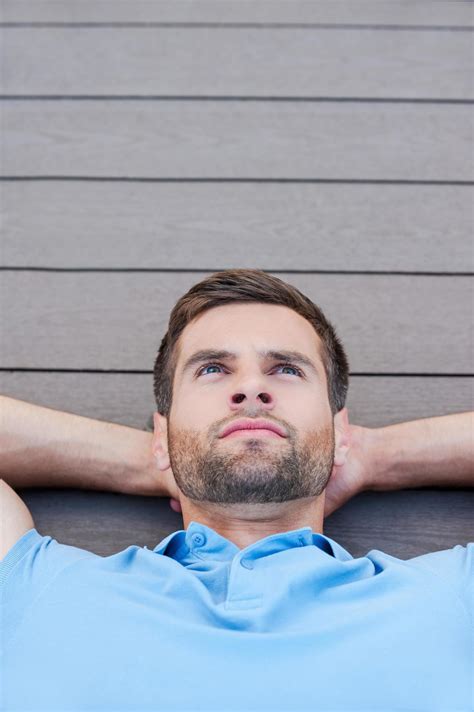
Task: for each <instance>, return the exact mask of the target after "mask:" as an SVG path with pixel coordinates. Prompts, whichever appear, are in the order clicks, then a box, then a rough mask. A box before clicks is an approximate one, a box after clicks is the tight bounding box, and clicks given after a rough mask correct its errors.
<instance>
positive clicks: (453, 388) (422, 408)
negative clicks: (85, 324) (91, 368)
mask: <svg viewBox="0 0 474 712" xmlns="http://www.w3.org/2000/svg"><path fill="white" fill-rule="evenodd" d="M0 393H2V394H3V395H7V396H10V397H12V398H18V399H19V400H24V401H27V402H29V403H36V404H37V405H42V406H45V407H47V408H54V409H56V410H64V411H67V412H70V413H77V414H78V415H83V416H85V417H87V418H96V419H98V420H106V421H109V422H112V423H121V424H122V425H128V426H130V427H134V428H139V429H141V430H144V429H146V428H147V429H150V427H149V420H150V417H151V414H152V413H153V412H154V411H155V410H156V404H155V400H154V396H153V377H152V375H151V373H150V374H136V373H127V374H122V373H74V372H73V373H54V372H40V373H29V372H22V371H0ZM346 405H347V408H348V411H349V420H350V422H351V423H356V424H357V425H364V426H365V427H369V428H376V427H383V426H386V425H393V424H394V423H400V422H402V421H406V420H417V419H419V418H430V417H434V416H437V415H449V414H451V413H463V412H466V411H469V410H473V409H474V378H468V377H466V378H462V377H456V376H452V377H436V376H430V377H425V378H422V377H419V376H410V377H407V376H398V377H393V376H391V377H388V376H370V377H369V376H351V379H350V385H349V392H348V397H347V402H346Z"/></svg>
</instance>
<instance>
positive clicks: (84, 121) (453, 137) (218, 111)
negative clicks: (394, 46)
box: [2, 101, 474, 181]
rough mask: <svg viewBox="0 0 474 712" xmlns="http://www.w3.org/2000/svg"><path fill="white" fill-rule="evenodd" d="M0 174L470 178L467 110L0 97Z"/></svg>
mask: <svg viewBox="0 0 474 712" xmlns="http://www.w3.org/2000/svg"><path fill="white" fill-rule="evenodd" d="M2 107H3V134H2V143H3V174H4V175H10V176H96V177H101V176H102V177H104V176H105V177H107V176H112V177H113V176H115V177H134V176H135V177H137V176H138V177H151V178H159V177H162V178H174V177H176V178H195V177H198V178H215V177H219V178H232V179H234V178H275V179H280V178H286V179H298V178H299V179H315V178H324V179H336V180H337V179H344V180H360V179H363V180H378V179H389V180H425V181H426V180H443V181H470V180H472V179H473V177H474V175H473V174H474V165H473V162H472V161H471V158H470V156H471V126H472V108H471V107H470V106H464V105H456V106H451V105H436V106H433V105H431V104H428V105H399V104H357V103H353V104H340V103H336V104H320V103H303V104H300V103H298V102H297V103H294V102H281V103H280V102H263V103H259V102H250V103H249V102H206V101H191V102H179V101H170V102H137V101H117V102H114V103H113V104H111V103H110V102H108V101H84V102H79V103H78V102H75V101H61V102H56V101H5V102H3V104H2Z"/></svg>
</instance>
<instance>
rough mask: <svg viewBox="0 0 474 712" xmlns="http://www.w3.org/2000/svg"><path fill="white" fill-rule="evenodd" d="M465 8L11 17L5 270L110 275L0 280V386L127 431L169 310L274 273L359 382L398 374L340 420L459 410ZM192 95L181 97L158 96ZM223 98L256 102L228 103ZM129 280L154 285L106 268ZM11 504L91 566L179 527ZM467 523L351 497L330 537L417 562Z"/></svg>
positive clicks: (148, 516) (467, 190)
mask: <svg viewBox="0 0 474 712" xmlns="http://www.w3.org/2000/svg"><path fill="white" fill-rule="evenodd" d="M472 9H473V8H472V4H471V3H467V2H458V1H456V0H455V1H452V2H448V1H442V2H427V1H426V0H417V1H416V2H412V1H411V0H393V1H390V2H388V1H386V0H316V1H312V0H311V1H306V0H287V1H285V0H252V1H251V2H247V1H246V0H226V2H221V1H218V0H199V1H196V0H180V2H175V1H173V2H171V1H170V0H166V1H162V0H155V1H154V2H147V1H145V0H114V2H110V1H109V0H93V1H91V0H54V1H53V0H14V1H13V0H6V1H5V2H3V5H2V8H1V11H2V16H1V18H0V19H1V20H2V21H3V22H4V23H9V22H10V23H16V22H18V23H20V24H21V23H25V24H26V25H29V26H23V27H20V26H17V27H12V26H10V27H5V26H4V27H2V28H1V35H2V37H1V39H2V43H3V47H2V55H1V56H2V70H3V72H2V80H1V87H0V91H1V92H2V94H3V97H4V98H3V100H1V102H0V112H1V123H2V146H1V155H2V167H1V171H2V176H3V178H4V180H3V182H2V183H0V189H1V190H2V194H1V196H0V198H1V201H2V206H1V207H2V211H3V214H2V220H3V237H4V239H3V244H2V250H1V252H0V267H7V268H8V267H10V268H13V267H15V266H20V267H30V268H35V267H36V268H55V267H57V268H65V269H70V270H74V269H75V268H81V267H85V268H104V269H105V270H106V271H103V272H74V271H72V272H67V271H66V272H54V271H52V272H48V271H39V272H36V271H31V270H30V271H15V270H14V269H7V271H4V272H0V280H1V290H2V291H1V293H0V299H1V305H0V308H1V312H0V317H1V326H2V337H3V338H1V339H0V367H1V368H4V369H5V368H7V369H12V370H10V371H8V370H7V371H5V370H4V371H0V391H1V392H4V393H6V394H7V395H11V396H13V397H17V398H20V399H21V398H23V399H24V400H28V401H30V402H34V403H35V402H36V403H39V404H42V405H46V406H49V407H53V408H59V409H63V410H66V411H70V412H77V413H80V414H83V415H86V416H89V417H95V418H100V419H103V420H110V421H112V422H120V423H124V424H128V425H131V426H134V427H139V428H144V427H145V426H146V423H147V421H148V419H149V417H150V414H151V412H152V411H153V410H154V409H155V404H154V400H153V393H152V376H151V373H150V370H151V368H152V365H153V361H154V358H155V354H156V351H157V348H158V345H159V342H160V340H161V337H162V335H163V332H164V330H165V328H166V322H167V319H168V315H169V311H170V309H171V307H172V306H173V304H174V302H175V301H176V299H177V298H179V297H180V296H181V295H182V294H183V293H184V292H185V291H186V290H187V289H188V288H189V287H190V286H191V285H192V284H194V283H195V282H197V281H198V280H199V279H201V278H202V277H204V276H205V275H206V274H208V273H209V272H210V271H214V270H217V269H221V268H225V267H237V266H241V267H245V266H249V267H260V268H264V269H267V270H282V271H283V272H282V273H279V276H280V277H282V278H283V279H286V280H287V281H289V282H290V283H292V284H295V285H296V286H298V287H299V288H300V289H301V290H302V291H303V292H305V293H307V294H308V296H310V297H311V298H312V299H313V300H314V301H315V302H316V303H318V304H320V306H321V307H322V308H323V310H324V311H325V312H326V313H327V315H328V317H329V318H330V319H331V321H332V322H333V323H334V325H335V326H336V328H337V331H338V333H339V335H340V336H341V338H342V340H343V342H344V344H345V345H346V348H347V350H348V353H349V359H350V367H351V371H352V372H353V373H354V372H355V373H356V374H357V373H365V374H384V373H385V374H399V375H365V376H364V375H355V376H352V378H351V385H350V389H349V395H348V402H347V405H348V409H349V415H350V419H351V420H352V422H357V423H359V424H362V425H366V426H369V427H377V426H381V425H389V424H392V423H395V422H400V421H402V420H411V419H414V418H421V417H429V416H432V415H443V414H447V413H452V412H462V411H466V410H470V409H472V407H473V405H472V396H473V383H474V378H473V377H472V375H471V377H464V378H463V377H462V374H472V373H473V368H472V331H471V329H472V316H473V310H472V282H471V280H470V279H469V278H468V277H466V276H460V275H459V274H451V275H449V273H460V272H462V273H468V272H472V269H473V254H472V246H471V243H470V238H471V236H472V228H473V214H472V185H469V186H468V185H461V184H460V183H462V182H466V181H471V182H472V179H473V162H472V131H473V124H472V105H469V100H471V99H472V97H473V93H474V91H473V90H474V86H473V81H472V77H473V75H472V54H471V53H472V49H471V48H472V27H473V25H474V23H473V12H472ZM48 23H52V24H54V23H59V24H60V25H61V23H63V24H64V23H65V24H66V26H65V27H61V26H56V27H52V26H51V25H50V26H46V25H47V24H48ZM81 23H82V24H81ZM88 23H89V24H88ZM94 23H96V26H94ZM140 23H141V24H140ZM150 23H154V26H151V25H150ZM35 25H36V26H35ZM10 94H12V95H15V96H17V97H18V98H16V99H14V100H9V99H7V98H5V96H8V95H10ZM45 94H46V95H48V96H49V95H53V96H51V97H50V98H49V99H45V98H44V95H45ZM19 95H23V98H21V97H19ZM24 95H28V96H31V97H37V99H28V98H26V97H25V96H24ZM66 95H67V96H74V97H76V98H75V99H61V98H60V97H64V96H66ZM85 95H91V96H95V97H99V96H100V95H104V96H106V97H109V99H105V100H104V99H100V98H99V99H97V100H86V99H85ZM121 95H125V96H133V95H135V97H137V96H138V95H139V96H140V97H141V99H137V98H135V99H133V98H132V99H122V100H120V99H113V98H111V97H114V96H115V97H118V96H121ZM183 95H184V96H192V97H194V98H195V100H178V99H176V98H175V99H172V97H183ZM239 96H240V97H258V96H260V97H261V98H263V100H260V101H259V100H251V101H245V100H241V101H239V100H228V98H229V97H230V98H232V97H234V98H235V97H239ZM42 97H43V98H42ZM54 97H56V98H54ZM160 97H161V98H160ZM166 97H168V98H166ZM170 97H171V99H170ZM199 97H201V98H199ZM206 97H217V100H216V99H214V100H212V99H209V100H207V99H206ZM282 97H286V98H287V100H285V101H282V100H281V99H282ZM291 97H293V98H294V97H300V98H306V100H304V101H296V100H294V99H293V100H292V99H291ZM269 99H270V100H269ZM273 99H280V100H276V101H275V100H273ZM308 99H309V100H308ZM318 99H319V100H318ZM321 99H322V101H321ZM387 99H402V100H403V101H402V102H396V101H394V102H390V101H387ZM456 100H462V102H463V103H457V101H456ZM15 177H19V178H20V180H15ZM38 177H39V178H41V177H43V178H44V180H31V179H32V178H38ZM54 177H59V178H62V180H47V179H48V178H54ZM74 177H75V178H76V179H75V178H74ZM81 177H82V178H84V179H85V180H77V178H81ZM134 178H136V179H138V180H136V181H134V180H133V179H134ZM88 179H89V180H88ZM96 179H100V180H96ZM117 179H118V180H117ZM124 179H126V180H124ZM129 179H132V180H129ZM142 179H145V180H142ZM147 179H150V180H147ZM155 179H156V180H155ZM170 179H171V180H170ZM194 179H198V180H197V182H193V180H194ZM200 179H204V180H207V182H199V180H200ZM222 179H229V180H230V181H233V182H231V183H226V182H220V181H221V180H222ZM249 179H251V180H250V181H249ZM259 179H263V182H259ZM318 180H319V181H320V182H319V183H318V182H315V181H318ZM154 181H155V182H154ZM160 181H161V182H160ZM173 181H176V182H173ZM245 181H247V182H245ZM252 181H253V182H252ZM265 181H267V182H265ZM268 181H274V182H268ZM298 181H303V182H300V183H299V182H298ZM304 181H313V182H312V183H311V182H308V183H304ZM330 181H336V182H335V183H331V182H330ZM387 181H388V182H390V181H392V182H393V181H395V182H397V181H398V182H401V183H404V184H401V185H391V184H389V183H387ZM423 181H425V182H430V181H434V182H438V183H439V184H438V185H419V184H416V183H417V182H418V183H419V182H423ZM449 183H456V185H454V184H453V185H449ZM133 268H143V269H150V268H152V269H153V268H155V269H162V270H164V271H163V272H133V271H132V272H123V273H122V272H120V271H116V272H113V271H108V270H113V269H117V270H118V269H125V270H130V269H133ZM167 270H175V271H176V272H175V273H173V272H168V271H167ZM191 270H193V271H191ZM198 270H201V271H198ZM284 270H296V271H298V270H299V271H303V272H304V271H308V270H310V271H318V270H323V271H324V270H330V271H334V272H336V273H335V274H290V273H286V272H284ZM346 271H349V272H350V271H361V272H366V274H353V273H352V274H345V272H346ZM374 271H375V272H377V271H379V272H384V271H388V272H397V271H401V272H410V273H414V274H409V275H397V274H367V273H370V272H374ZM426 272H441V273H448V274H444V275H443V276H442V275H437V276H427V275H426V274H419V273H426ZM22 368H26V369H35V368H40V369H41V368H43V369H45V372H34V371H31V372H28V371H26V372H22V371H19V370H17V369H22ZM57 369H79V370H80V369H95V370H97V371H102V370H105V371H107V370H110V369H118V370H124V371H129V370H135V371H144V373H100V372H99V373H87V372H77V373H75V372H70V373H60V372H57ZM410 373H415V374H420V375H417V376H403V375H400V374H410ZM421 374H426V375H424V376H423V375H421ZM443 374H444V375H443ZM447 374H451V375H450V376H448V375H447ZM20 494H21V495H22V496H24V499H25V501H26V502H27V504H28V506H29V507H30V509H31V511H32V513H33V516H34V518H35V522H36V525H37V527H38V529H39V531H40V532H41V533H44V534H51V535H52V536H55V537H56V538H57V539H58V541H62V542H65V543H70V544H73V545H76V546H81V547H84V548H86V549H90V550H92V551H96V552H97V553H101V554H105V555H107V554H111V553H114V552H116V551H119V550H121V549H123V548H126V547H127V546H129V545H130V544H141V545H147V546H148V547H150V548H151V547H153V546H155V545H156V544H157V543H158V542H159V541H160V540H161V539H162V538H163V537H164V536H166V535H167V534H169V533H170V532H171V531H174V530H176V529H178V528H181V526H182V520H181V517H180V515H177V514H176V513H174V512H173V511H172V510H171V509H170V508H169V506H168V502H167V501H165V500H160V499H156V498H145V497H143V498H139V497H125V496H123V495H118V494H110V493H100V492H93V493H91V492H80V491H69V492H68V491H54V490H49V491H48V490H39V491H35V490H29V491H25V492H20ZM473 508H474V491H472V490H471V491H469V492H468V491H463V490H460V491H456V490H452V491H448V490H443V491H441V490H440V491H438V490H431V489H426V490H413V491H408V490H407V491H401V492H393V493H364V494H362V495H360V496H359V497H357V498H356V499H354V500H352V501H351V502H349V503H348V504H347V505H346V506H345V507H343V508H342V509H341V510H339V511H337V512H336V513H335V514H333V515H332V516H331V517H330V518H329V519H328V521H327V526H326V527H325V533H326V534H328V536H330V537H332V538H334V539H335V540H337V541H339V542H340V543H341V544H342V545H343V546H346V548H348V550H349V551H351V553H352V554H353V555H354V556H360V555H364V554H365V553H366V552H367V551H369V550H370V549H372V548H378V549H380V550H383V551H386V552H387V553H391V554H393V555H395V556H400V557H401V558H410V557H411V556H416V555H419V554H423V553H426V552H428V551H435V550H439V549H445V548H451V547H452V546H455V545H456V544H465V543H467V542H468V541H472V540H473V523H472V522H473V517H472V512H473Z"/></svg>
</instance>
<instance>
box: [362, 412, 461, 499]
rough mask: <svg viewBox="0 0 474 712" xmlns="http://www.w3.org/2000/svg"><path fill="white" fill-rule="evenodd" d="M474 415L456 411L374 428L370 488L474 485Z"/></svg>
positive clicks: (392, 488) (388, 488)
mask: <svg viewBox="0 0 474 712" xmlns="http://www.w3.org/2000/svg"><path fill="white" fill-rule="evenodd" d="M473 415H474V414H473V413H472V412H468V413H456V414H454V415H446V416H440V417H436V418H425V419H423V420H413V421H409V422H406V423H398V424H396V425H390V426H388V427H385V428H378V429H376V430H374V431H373V437H374V440H373V449H374V466H373V467H372V468H371V470H372V473H371V476H370V477H371V482H370V487H369V488H370V489H373V490H395V489H405V488H410V487H474V435H473Z"/></svg>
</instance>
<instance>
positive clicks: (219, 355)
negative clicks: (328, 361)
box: [182, 349, 319, 376]
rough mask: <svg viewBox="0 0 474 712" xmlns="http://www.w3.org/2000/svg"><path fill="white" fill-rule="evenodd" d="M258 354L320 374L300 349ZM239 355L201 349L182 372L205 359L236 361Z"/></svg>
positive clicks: (189, 359)
mask: <svg viewBox="0 0 474 712" xmlns="http://www.w3.org/2000/svg"><path fill="white" fill-rule="evenodd" d="M257 353H258V356H259V357H260V358H261V359H262V360H273V361H284V362H286V363H295V364H299V365H301V366H306V368H308V369H309V370H310V371H312V372H313V373H314V375H315V376H319V373H318V369H317V368H316V366H315V364H314V363H313V361H311V359H309V358H308V357H307V356H305V355H304V354H302V353H301V352H300V351H287V350H284V351H258V352H257ZM237 358H238V355H237V354H235V353H232V351H222V350H221V351H219V350H216V349H201V350H200V351H196V353H194V354H192V355H191V356H190V357H189V358H188V359H187V360H186V361H185V363H184V366H183V370H182V373H183V374H184V373H186V372H187V371H189V370H190V369H191V368H192V367H193V366H197V365H198V364H200V363H203V362H204V361H236V360H237Z"/></svg>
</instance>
